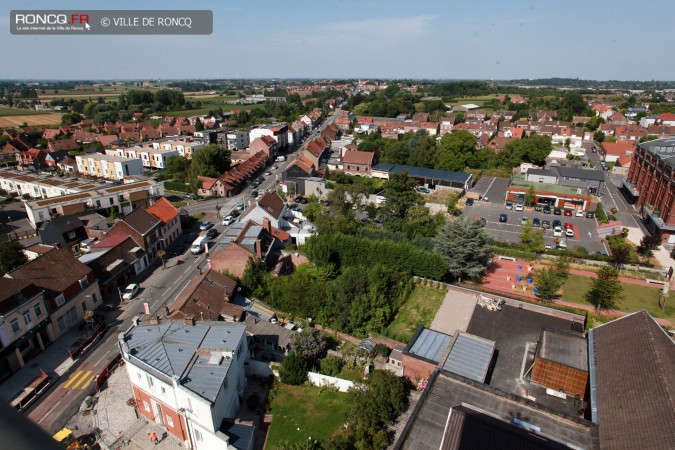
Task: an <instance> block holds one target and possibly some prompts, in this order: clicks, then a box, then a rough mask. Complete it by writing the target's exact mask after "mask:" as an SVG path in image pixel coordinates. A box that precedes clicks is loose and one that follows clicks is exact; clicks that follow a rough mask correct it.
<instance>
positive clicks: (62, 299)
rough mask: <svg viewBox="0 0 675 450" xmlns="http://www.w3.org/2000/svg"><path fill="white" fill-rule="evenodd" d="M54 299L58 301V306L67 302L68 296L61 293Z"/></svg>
mask: <svg viewBox="0 0 675 450" xmlns="http://www.w3.org/2000/svg"><path fill="white" fill-rule="evenodd" d="M54 300H55V301H56V306H61V305H63V304H64V303H65V302H66V298H65V297H64V296H63V294H59V295H58V296H57V297H56V298H55V299H54Z"/></svg>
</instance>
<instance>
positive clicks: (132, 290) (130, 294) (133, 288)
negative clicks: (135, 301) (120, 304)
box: [122, 283, 140, 300]
mask: <svg viewBox="0 0 675 450" xmlns="http://www.w3.org/2000/svg"><path fill="white" fill-rule="evenodd" d="M139 289H140V288H139V286H138V285H137V284H133V283H132V284H130V285H129V286H127V288H126V289H125V290H124V293H123V294H122V300H131V299H132V298H134V297H136V294H138V291H139Z"/></svg>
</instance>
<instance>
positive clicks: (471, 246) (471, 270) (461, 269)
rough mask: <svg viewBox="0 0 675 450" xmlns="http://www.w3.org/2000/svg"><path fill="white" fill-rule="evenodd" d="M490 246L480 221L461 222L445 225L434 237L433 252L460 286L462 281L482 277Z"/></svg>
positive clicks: (463, 220)
mask: <svg viewBox="0 0 675 450" xmlns="http://www.w3.org/2000/svg"><path fill="white" fill-rule="evenodd" d="M492 242H493V239H492V237H491V236H490V235H489V234H488V233H487V232H486V231H485V229H484V228H483V224H482V223H481V221H480V220H476V219H471V218H462V219H455V220H452V221H449V222H448V223H447V224H445V227H443V229H442V230H441V232H440V233H439V234H438V235H437V236H436V239H435V250H436V252H438V253H439V254H440V255H441V256H442V257H443V259H445V261H446V263H447V264H448V273H449V274H450V275H452V276H453V277H454V278H457V279H459V281H460V282H461V281H462V277H469V278H478V277H480V276H481V275H483V273H484V272H485V269H486V264H487V259H488V257H489V256H490V254H491V253H492V250H491V245H492Z"/></svg>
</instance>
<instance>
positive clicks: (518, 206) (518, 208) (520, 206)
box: [516, 203, 524, 211]
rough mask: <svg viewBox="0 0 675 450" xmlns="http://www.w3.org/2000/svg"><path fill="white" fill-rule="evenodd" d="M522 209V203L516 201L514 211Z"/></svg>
mask: <svg viewBox="0 0 675 450" xmlns="http://www.w3.org/2000/svg"><path fill="white" fill-rule="evenodd" d="M523 209H524V208H523V204H522V203H518V204H517V205H516V211H522V210H523Z"/></svg>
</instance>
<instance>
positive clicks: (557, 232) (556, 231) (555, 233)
mask: <svg viewBox="0 0 675 450" xmlns="http://www.w3.org/2000/svg"><path fill="white" fill-rule="evenodd" d="M562 234H563V231H562V228H560V227H559V226H558V227H553V236H555V237H560V236H562Z"/></svg>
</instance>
